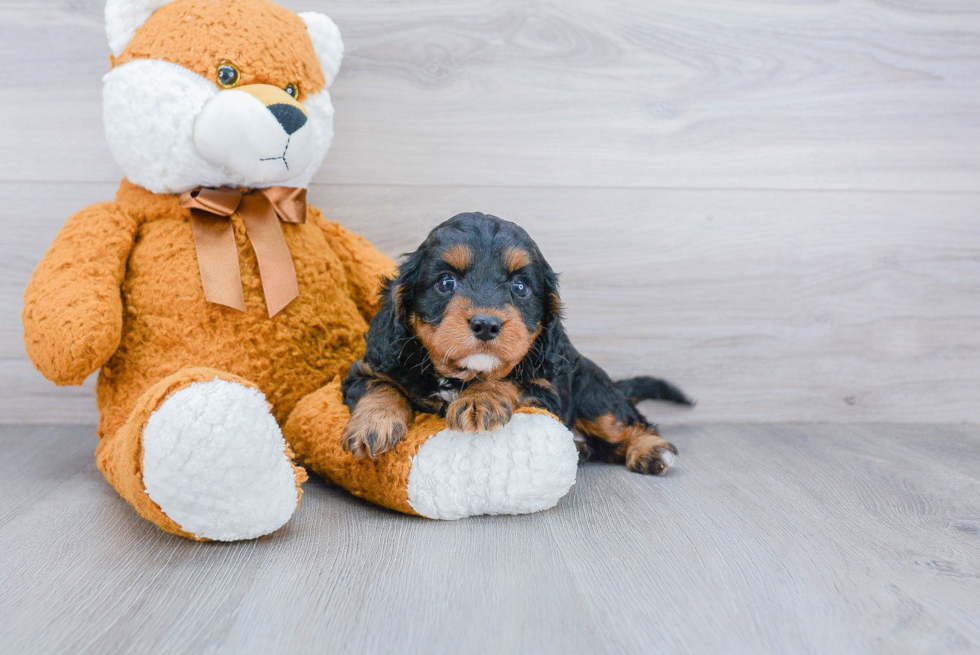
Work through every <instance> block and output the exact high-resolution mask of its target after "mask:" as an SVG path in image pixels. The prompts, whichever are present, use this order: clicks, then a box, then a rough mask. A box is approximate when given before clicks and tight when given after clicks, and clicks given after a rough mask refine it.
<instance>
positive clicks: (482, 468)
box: [408, 411, 578, 519]
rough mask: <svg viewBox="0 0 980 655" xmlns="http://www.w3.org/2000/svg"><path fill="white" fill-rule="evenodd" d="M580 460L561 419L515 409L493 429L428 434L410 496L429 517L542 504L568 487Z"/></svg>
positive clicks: (521, 510)
mask: <svg viewBox="0 0 980 655" xmlns="http://www.w3.org/2000/svg"><path fill="white" fill-rule="evenodd" d="M542 413H543V412H542ZM577 466H578V451H577V450H576V448H575V444H574V440H573V439H572V434H571V432H569V431H568V430H567V429H566V428H565V427H563V426H562V424H561V422H559V421H558V420H556V419H555V418H554V417H553V416H550V415H547V414H546V415H544V416H542V415H540V414H538V413H537V412H535V413H529V412H527V411H519V412H518V413H516V414H514V416H513V418H511V420H510V422H509V423H507V425H505V426H503V427H502V428H500V429H498V430H495V431H494V432H492V433H490V434H478V433H474V432H457V431H455V430H450V429H446V430H442V431H440V432H439V433H437V434H436V435H434V436H433V437H431V438H430V439H428V440H427V441H426V442H425V443H424V444H422V446H421V447H420V448H419V450H418V453H416V455H415V458H414V460H413V461H412V470H411V473H410V475H409V478H408V500H409V503H410V504H411V505H412V508H413V509H414V510H415V511H416V512H418V513H419V514H420V515H422V516H425V517H428V518H430V519H459V518H463V517H466V516H473V515H475V514H528V513H531V512H540V511H541V510H545V509H549V508H551V507H554V506H555V505H556V504H557V503H558V501H559V500H561V498H562V497H563V496H564V495H565V494H567V493H568V490H569V489H570V488H571V486H572V485H573V484H575V472H576V471H575V469H576V467H577Z"/></svg>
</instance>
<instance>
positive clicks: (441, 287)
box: [436, 273, 456, 293]
mask: <svg viewBox="0 0 980 655" xmlns="http://www.w3.org/2000/svg"><path fill="white" fill-rule="evenodd" d="M455 290H456V276H455V275H450V274H449V273H446V274H445V275H443V276H442V277H441V278H439V281H438V282H436V291H438V292H439V293H452V292H453V291H455Z"/></svg>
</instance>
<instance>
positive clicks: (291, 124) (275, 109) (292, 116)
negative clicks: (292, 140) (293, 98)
mask: <svg viewBox="0 0 980 655" xmlns="http://www.w3.org/2000/svg"><path fill="white" fill-rule="evenodd" d="M269 111H271V112H272V115H273V116H275V117H276V120H277V121H279V124H280V125H282V129H284V130H286V134H293V133H294V132H296V131H297V130H299V128H301V127H303V126H304V125H306V114H304V113H303V112H302V111H300V110H299V109H298V108H296V107H294V106H292V105H287V104H285V103H282V104H275V105H269Z"/></svg>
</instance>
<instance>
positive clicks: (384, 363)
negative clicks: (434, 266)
mask: <svg viewBox="0 0 980 655" xmlns="http://www.w3.org/2000/svg"><path fill="white" fill-rule="evenodd" d="M424 260H425V256H424V253H423V252H422V249H421V248H420V249H419V250H416V251H415V252H414V253H412V254H411V255H408V256H407V257H406V258H405V259H404V260H403V261H402V263H401V266H399V267H398V274H397V275H396V276H395V277H394V278H393V279H389V280H385V283H384V285H383V286H382V287H381V292H380V295H381V308H380V309H379V310H378V313H377V314H375V316H374V320H372V321H371V329H370V330H369V331H368V335H367V352H366V353H365V355H364V359H365V360H366V361H367V362H368V363H370V364H371V365H372V366H374V367H375V368H376V369H379V370H383V371H390V370H392V369H395V368H397V367H398V365H399V364H400V356H401V353H402V352H406V351H408V350H411V349H406V348H405V345H406V341H407V340H408V339H412V338H414V337H415V331H414V330H413V328H412V326H411V325H410V324H409V321H410V320H411V309H412V306H413V304H414V302H415V285H416V284H417V283H418V279H419V273H420V272H421V270H422V262H423V261H424Z"/></svg>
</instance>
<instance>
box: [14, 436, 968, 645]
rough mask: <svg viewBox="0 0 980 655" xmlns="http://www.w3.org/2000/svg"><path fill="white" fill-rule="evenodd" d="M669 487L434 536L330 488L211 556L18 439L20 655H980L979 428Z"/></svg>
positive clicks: (632, 484) (40, 444)
mask: <svg viewBox="0 0 980 655" xmlns="http://www.w3.org/2000/svg"><path fill="white" fill-rule="evenodd" d="M668 434H669V437H670V438H671V439H673V440H674V441H675V442H676V443H677V444H678V445H679V446H680V448H681V453H682V459H680V461H679V464H680V465H679V466H678V468H676V469H675V470H673V471H672V473H671V474H670V475H668V476H667V477H665V478H649V477H642V476H639V475H635V474H629V473H627V472H626V471H625V470H623V469H621V468H618V467H613V466H607V465H601V464H594V465H586V466H585V467H583V468H581V469H580V472H579V478H578V482H577V484H576V485H575V487H574V488H573V490H572V492H571V493H570V494H569V495H568V496H567V497H566V498H565V499H563V500H562V501H561V503H560V504H559V505H558V507H557V508H555V509H553V510H551V511H549V512H544V513H540V514H535V515H530V516H522V517H483V518H476V519H468V520H463V521H458V522H436V521H427V520H424V519H419V518H412V517H406V516H402V515H398V514H394V513H390V512H386V511H381V510H379V509H377V508H375V507H372V506H369V505H366V504H364V503H361V502H359V501H357V500H354V499H352V498H351V497H349V496H347V495H346V494H345V493H344V492H342V491H340V490H338V489H336V488H332V487H328V486H326V485H325V484H324V483H323V482H321V481H319V480H314V481H312V482H310V483H308V484H307V492H306V495H305V496H304V498H303V503H302V505H301V507H300V509H299V511H298V513H297V514H296V516H295V517H294V518H293V520H292V521H291V522H290V523H289V524H287V526H286V527H285V528H283V529H282V530H281V531H279V532H278V533H276V534H274V535H271V536H269V537H266V538H263V539H260V540H257V541H252V542H246V543H237V544H230V545H229V544H198V543H192V542H189V541H186V540H183V539H180V538H177V537H173V536H170V535H167V534H165V533H163V532H161V531H159V530H157V529H156V528H155V527H152V526H150V525H149V524H147V523H145V522H144V521H143V520H142V519H140V518H139V517H137V516H136V514H134V513H133V512H132V511H131V510H130V509H129V507H128V506H127V505H126V504H125V503H124V502H123V501H122V500H120V499H119V498H118V497H117V496H116V495H115V493H114V492H113V491H112V490H111V489H110V488H109V486H108V485H107V484H106V483H105V482H104V481H103V480H102V479H101V477H100V475H99V473H98V472H97V471H96V470H95V467H94V465H93V462H92V456H91V452H92V449H93V448H94V447H95V436H94V434H93V430H92V428H91V427H72V426H59V427H51V426H6V427H2V428H0V439H2V441H3V443H4V444H6V445H5V453H6V456H5V457H3V458H2V459H0V553H2V554H3V556H2V559H0V590H2V591H0V652H3V653H32V654H41V653H123V652H125V653H137V652H139V653H204V652H207V653H283V652H290V653H294V652H295V653H304V652H309V653H314V652H315V653H563V654H570V653H653V652H661V653H752V654H755V653H780V654H783V653H820V654H826V653H889V654H892V653H956V652H980V612H978V611H977V610H978V608H980V428H978V427H976V426H963V425H860V426H859V425H833V426H832V425H800V424H795V425H794V424H783V425H767V426H759V425H737V426H735V425H703V426H684V427H681V426H677V427H674V428H671V429H670V430H668Z"/></svg>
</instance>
